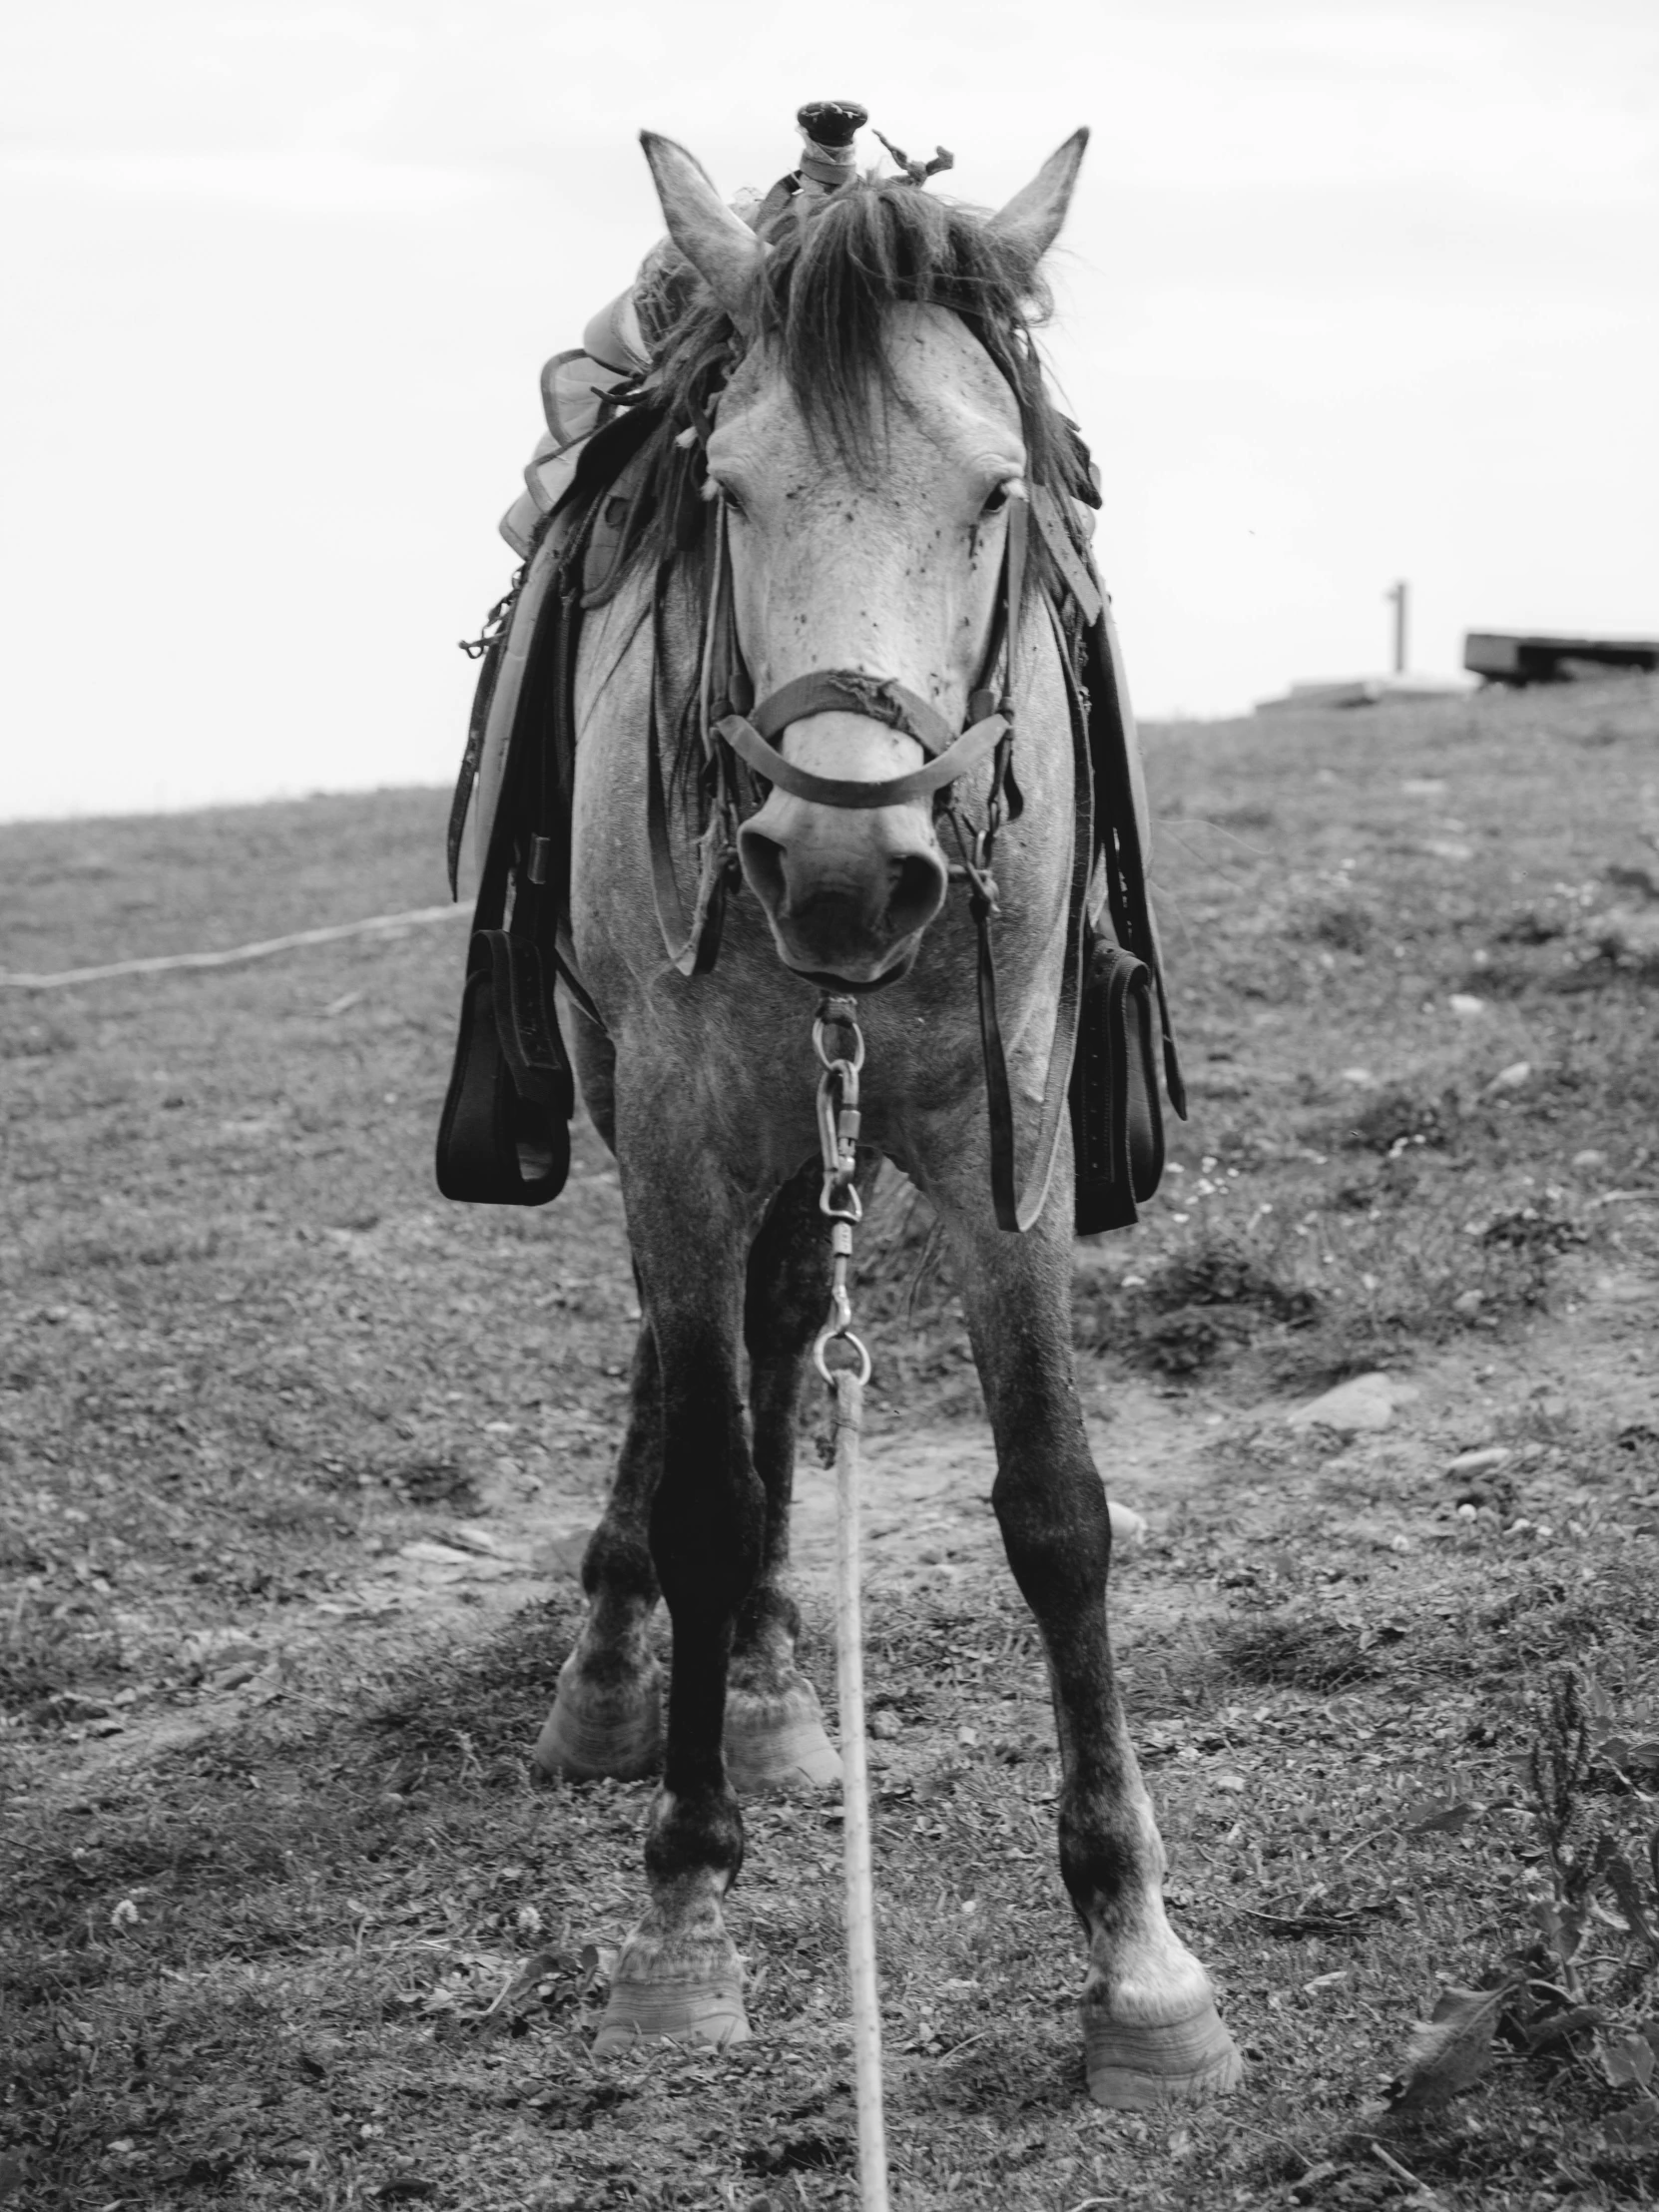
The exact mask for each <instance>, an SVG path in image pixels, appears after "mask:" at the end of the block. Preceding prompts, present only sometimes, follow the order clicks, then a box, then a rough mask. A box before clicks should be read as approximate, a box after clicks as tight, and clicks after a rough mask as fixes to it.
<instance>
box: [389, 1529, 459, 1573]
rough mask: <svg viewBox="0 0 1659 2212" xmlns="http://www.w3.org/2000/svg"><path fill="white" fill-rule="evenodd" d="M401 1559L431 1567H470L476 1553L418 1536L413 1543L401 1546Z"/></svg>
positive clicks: (399, 1553) (428, 1537)
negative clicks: (412, 1560) (416, 1560)
mask: <svg viewBox="0 0 1659 2212" xmlns="http://www.w3.org/2000/svg"><path fill="white" fill-rule="evenodd" d="M397 1554H398V1557H399V1558H400V1559H418V1560H419V1561H420V1562H421V1563H422V1565H424V1566H429V1567H470V1566H471V1564H472V1562H473V1559H474V1557H475V1556H476V1554H475V1553H473V1552H470V1551H457V1550H456V1548H455V1546H454V1545H453V1544H440V1543H434V1542H433V1540H432V1538H431V1537H430V1536H417V1537H416V1538H415V1539H414V1541H413V1543H408V1544H399V1545H398V1547H397Z"/></svg>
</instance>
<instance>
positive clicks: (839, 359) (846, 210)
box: [761, 182, 1048, 475]
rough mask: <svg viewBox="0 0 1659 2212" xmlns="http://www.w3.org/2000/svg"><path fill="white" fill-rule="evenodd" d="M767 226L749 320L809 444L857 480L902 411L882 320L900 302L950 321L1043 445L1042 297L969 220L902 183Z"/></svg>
mask: <svg viewBox="0 0 1659 2212" xmlns="http://www.w3.org/2000/svg"><path fill="white" fill-rule="evenodd" d="M779 231H780V234H781V235H779V236H777V237H776V238H775V239H774V242H773V243H774V250H773V253H772V254H771V255H770V256H769V258H768V262H767V266H766V271H765V276H764V288H763V294H762V303H761V312H762V322H763V327H764V328H765V329H766V330H767V331H768V332H769V334H771V335H773V336H775V337H776V338H777V340H778V342H779V345H780V349H781V354H782V363H783V368H784V373H785V375H786V376H787V377H788V379H789V382H790V386H791V389H792V390H793V391H794V393H795V396H796V398H797V400H798V402H799V404H800V406H801V409H802V412H803V414H804V416H805V417H806V421H807V426H808V429H809V431H810V433H811V434H812V436H813V439H814V442H815V444H817V445H819V446H820V447H828V448H830V449H832V450H833V451H834V452H835V453H836V455H837V456H838V457H839V458H840V459H841V461H842V462H843V463H844V464H846V465H847V466H848V467H850V468H851V469H852V470H853V471H854V472H855V473H856V474H859V475H868V473H869V472H870V470H871V468H872V466H873V465H874V463H875V461H876V459H877V446H878V432H879V426H880V425H881V423H882V422H883V421H884V419H885V415H886V411H887V409H888V407H889V406H891V405H894V404H897V405H899V406H903V405H904V404H905V400H904V395H903V394H902V393H901V391H900V390H899V386H898V382H897V378H896V376H895V374H894V371H893V365H892V359H891V356H890V354H889V352H888V350H887V341H886V333H885V323H886V319H887V316H888V314H889V313H890V311H891V310H892V309H893V308H894V307H897V306H907V305H914V306H932V307H940V308H943V309H945V310H946V311H947V312H949V313H952V314H956V315H960V316H961V318H962V319H963V321H965V322H966V323H967V324H968V326H969V328H970V329H972V330H973V332H974V334H975V335H976V336H977V337H978V338H979V340H980V341H981V343H982V344H983V345H984V346H985V348H986V350H987V351H988V352H989V353H990V355H991V358H992V359H993V360H994V361H995V363H996V365H997V367H998V368H999V369H1000V370H1001V371H1002V373H1003V375H1004V376H1005V377H1006V378H1007V380H1008V382H1009V383H1010V384H1011V385H1012V387H1013V389H1014V393H1015V396H1016V397H1017V398H1018V400H1019V403H1020V411H1021V414H1022V415H1023V416H1026V417H1027V418H1028V420H1027V424H1026V427H1027V432H1028V435H1034V436H1035V438H1036V439H1037V441H1038V442H1039V443H1040V444H1046V442H1047V440H1046V438H1045V436H1044V432H1045V430H1046V427H1047V424H1046V419H1045V418H1046V415H1047V404H1048V403H1047V398H1046V394H1045V393H1044V391H1043V388H1042V379H1041V375H1040V372H1039V371H1038V369H1037V365H1036V361H1035V358H1034V356H1033V354H1032V351H1031V341H1030V332H1031V325H1032V323H1033V322H1034V321H1038V320H1040V319H1042V318H1043V317H1044V316H1045V315H1046V314H1047V311H1048V298H1047V294H1046V291H1045V290H1044V288H1043V287H1042V285H1041V281H1040V279H1038V278H1035V277H1033V274H1032V272H1031V269H1030V266H1029V264H1028V262H1026V261H1025V260H1024V258H1023V257H1022V256H1021V255H1020V254H1018V253H1017V252H1016V251H1014V250H1012V249H1011V248H1010V247H1009V245H1008V244H1007V242H1006V241H1004V240H1003V239H1002V238H1000V237H999V236H998V234H997V233H996V232H995V231H993V230H992V229H991V227H990V225H989V223H988V221H987V220H986V218H985V217H984V216H983V215H982V214H980V213H979V212H978V211H976V210H974V209H970V208H964V207H960V206H957V205H953V204H952V203H950V202H949V201H943V200H938V199H935V198H934V197H933V195H932V194H930V193H927V192H923V191H918V190H917V188H916V187H915V186H914V185H911V184H908V183H894V182H888V183H885V184H876V183H873V182H865V183H863V184H859V185H854V186H849V187H843V188H842V189H841V190H840V191H839V192H837V193H835V194H834V195H833V196H832V197H830V199H828V200H825V201H820V202H818V203H817V204H816V205H815V206H814V207H813V208H812V209H811V210H810V211H809V212H808V214H807V215H806V217H805V219H804V220H803V219H801V218H799V217H795V218H786V220H785V222H784V223H783V224H782V225H780V226H779ZM1030 418H1035V419H1030Z"/></svg>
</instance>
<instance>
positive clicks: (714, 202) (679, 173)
mask: <svg viewBox="0 0 1659 2212" xmlns="http://www.w3.org/2000/svg"><path fill="white" fill-rule="evenodd" d="M640 144H641V145H642V146H643V147H644V148H645V158H646V160H647V161H648V162H649V163H650V164H651V175H652V177H653V179H654V180H655V182H656V186H657V198H658V199H659V200H660V201H661V202H662V205H663V220H664V221H665V222H666V223H667V225H668V235H669V237H670V238H671V239H672V240H673V241H674V243H675V245H676V246H677V247H679V249H680V251H681V253H682V254H684V255H685V257H686V259H687V261H688V262H690V263H691V265H692V267H693V269H695V270H696V271H697V273H698V275H699V276H700V277H703V279H704V280H705V282H706V283H707V284H708V286H709V289H710V290H711V291H712V292H713V293H714V295H715V297H716V298H717V299H718V300H719V301H720V303H721V305H722V306H723V307H724V308H725V309H726V311H727V313H728V314H729V315H730V316H731V317H732V319H733V320H734V321H735V322H742V321H745V320H747V319H748V316H749V311H750V307H751V304H752V301H753V298H754V291H755V279H756V277H757V276H758V275H759V274H760V270H761V265H762V264H763V262H765V260H766V257H767V249H766V247H765V246H763V245H762V243H761V241H760V240H759V239H758V238H757V237H756V236H755V234H754V232H753V231H752V230H751V229H750V228H749V226H748V224H747V223H744V222H742V221H741V220H740V219H739V218H738V217H737V216H735V215H734V214H733V213H732V211H731V209H730V208H729V207H728V206H727V205H726V203H725V201H724V200H722V198H721V197H720V194H719V193H718V192H716V190H715V188H714V186H713V185H712V184H711V183H710V181H709V175H708V172H707V171H706V170H705V169H704V167H703V165H702V163H701V162H700V161H698V159H697V157H696V156H695V155H694V154H688V153H687V152H686V149H685V148H684V147H683V146H677V145H676V144H675V142H674V141H673V139H670V138H663V137H662V136H661V135H660V134H659V133H658V132H656V131H642V132H641V133H640Z"/></svg>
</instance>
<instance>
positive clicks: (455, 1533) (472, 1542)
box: [447, 1521, 501, 1556]
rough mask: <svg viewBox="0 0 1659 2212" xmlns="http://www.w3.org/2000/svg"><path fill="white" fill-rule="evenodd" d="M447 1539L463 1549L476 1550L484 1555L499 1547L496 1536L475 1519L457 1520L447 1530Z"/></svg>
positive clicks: (497, 1549)
mask: <svg viewBox="0 0 1659 2212" xmlns="http://www.w3.org/2000/svg"><path fill="white" fill-rule="evenodd" d="M447 1540H448V1541H449V1542H450V1543H452V1544H458V1545H459V1546H460V1548H461V1550H463V1551H476V1552H480V1553H483V1554H484V1555H485V1556H488V1555H489V1554H490V1553H491V1552H496V1551H499V1550H500V1549H501V1546H500V1544H499V1542H498V1541H497V1540H496V1538H495V1537H494V1536H493V1535H492V1534H491V1533H490V1531H489V1530H488V1529H487V1528H482V1527H480V1526H479V1524H478V1522H477V1521H457V1522H456V1523H455V1524H454V1526H453V1527H452V1528H451V1529H450V1530H449V1533H448V1538H447Z"/></svg>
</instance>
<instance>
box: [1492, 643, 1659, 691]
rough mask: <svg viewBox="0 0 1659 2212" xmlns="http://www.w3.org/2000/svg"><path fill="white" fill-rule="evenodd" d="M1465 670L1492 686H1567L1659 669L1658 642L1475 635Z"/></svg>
mask: <svg viewBox="0 0 1659 2212" xmlns="http://www.w3.org/2000/svg"><path fill="white" fill-rule="evenodd" d="M1463 666H1464V667H1465V668H1466V669H1469V670H1470V671H1471V672H1472V673H1473V674H1474V675H1476V676H1483V677H1485V679H1486V681H1487V682H1488V683H1489V684H1563V683H1569V682H1571V681H1572V680H1573V679H1574V678H1575V677H1579V678H1581V677H1585V676H1592V675H1599V674H1600V673H1601V672H1602V671H1603V670H1609V671H1610V670H1614V669H1639V670H1640V669H1645V670H1647V671H1648V672H1649V673H1651V672H1652V671H1654V670H1655V669H1659V638H1562V637H1552V636H1548V635H1546V634H1544V633H1543V632H1530V631H1519V630H1471V631H1469V632H1468V634H1467V636H1466V637H1465V638H1464V640H1463Z"/></svg>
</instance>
